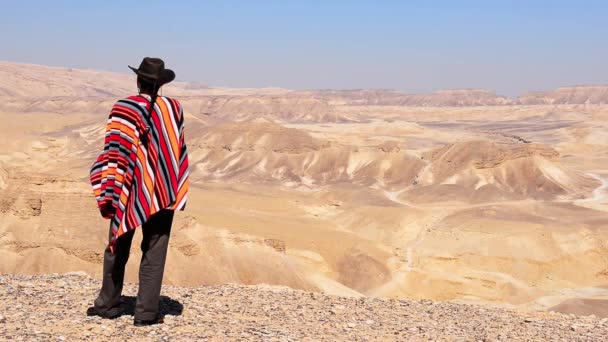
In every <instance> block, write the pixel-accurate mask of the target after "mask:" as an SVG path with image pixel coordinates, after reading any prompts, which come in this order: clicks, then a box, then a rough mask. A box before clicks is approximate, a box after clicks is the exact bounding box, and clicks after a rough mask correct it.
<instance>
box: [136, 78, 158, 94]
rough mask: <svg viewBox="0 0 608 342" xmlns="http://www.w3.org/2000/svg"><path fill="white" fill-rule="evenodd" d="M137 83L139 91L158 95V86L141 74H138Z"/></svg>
mask: <svg viewBox="0 0 608 342" xmlns="http://www.w3.org/2000/svg"><path fill="white" fill-rule="evenodd" d="M137 84H138V85H139V91H140V92H142V93H146V94H149V95H156V92H157V91H158V86H156V85H155V84H154V83H152V82H151V81H150V80H147V79H145V78H143V77H141V76H137Z"/></svg>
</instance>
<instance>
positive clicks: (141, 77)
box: [87, 57, 188, 326]
mask: <svg viewBox="0 0 608 342" xmlns="http://www.w3.org/2000/svg"><path fill="white" fill-rule="evenodd" d="M129 68H131V69H132V70H133V71H134V72H135V74H137V87H138V89H139V95H137V96H130V97H128V98H126V99H124V100H120V101H118V102H116V104H115V105H114V107H113V108H112V111H111V113H110V117H109V118H108V121H107V127H106V134H105V146H104V150H103V152H102V153H101V154H100V155H99V157H98V158H97V160H96V161H95V163H94V164H93V166H92V169H91V184H92V185H93V191H94V193H95V197H96V199H97V204H98V206H99V210H100V212H101V215H102V216H103V217H104V218H107V219H110V234H109V244H108V247H107V248H106V250H105V253H104V263H103V282H102V287H101V291H100V293H99V296H98V297H97V299H96V300H95V305H94V306H92V307H90V308H89V309H88V310H87V315H89V316H101V317H103V318H109V319H112V318H116V317H118V316H120V315H121V314H122V311H121V309H120V295H121V293H122V287H123V281H124V273H125V265H126V263H127V260H128V259H129V251H130V248H131V241H132V239H133V234H134V231H135V228H137V227H139V226H142V232H143V241H142V244H141V250H142V258H141V263H140V266H139V292H138V294H137V301H136V306H135V319H134V324H135V325H136V326H146V325H152V324H158V323H162V322H163V320H162V317H161V316H160V314H159V299H160V290H161V283H162V279H163V273H164V268H165V260H166V256H167V247H168V244H169V233H170V231H171V224H172V221H173V212H174V210H183V209H184V208H185V206H186V198H187V192H188V154H187V149H186V144H185V142H184V115H183V110H182V107H181V105H180V103H179V102H177V100H174V99H171V98H168V97H163V96H158V91H159V89H160V87H162V86H163V85H165V84H167V83H169V82H171V81H173V79H175V73H174V72H173V71H172V70H169V69H165V63H164V62H163V61H162V60H161V59H159V58H149V57H146V58H144V59H143V61H142V62H141V65H140V66H139V68H137V69H135V68H133V67H130V66H129Z"/></svg>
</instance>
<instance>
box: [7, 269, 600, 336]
mask: <svg viewBox="0 0 608 342" xmlns="http://www.w3.org/2000/svg"><path fill="white" fill-rule="evenodd" d="M99 287H100V283H99V281H98V280H94V279H92V278H90V277H88V276H86V275H85V274H81V273H73V274H63V275H61V274H53V275H42V276H20V275H0V340H17V341H19V340H23V341H29V340H51V341H64V340H65V341H94V340H119V341H125V340H132V339H135V340H149V341H226V340H228V341H378V340H380V341H432V340H441V341H531V340H532V341H539V340H544V341H573V340H576V341H606V340H608V321H607V320H606V319H598V318H596V317H594V316H590V317H576V316H574V317H573V316H570V315H563V314H559V313H545V312H518V311H511V310H506V309H497V308H491V307H486V306H474V305H465V304H456V303H449V302H433V301H429V300H420V301H416V300H388V299H375V298H347V297H335V296H326V295H323V294H319V293H307V292H302V291H297V290H292V289H289V288H286V287H279V286H268V285H258V286H241V285H221V286H200V287H175V286H164V287H163V297H162V298H161V313H163V314H164V315H165V323H164V324H162V325H156V326H152V327H145V328H137V327H134V326H133V324H132V323H133V316H132V314H133V306H134V302H135V299H134V297H133V296H135V294H136V291H137V286H136V285H134V284H127V285H125V289H124V294H125V297H124V298H123V301H122V305H123V307H124V309H125V310H126V313H125V315H123V316H121V317H119V318H117V319H115V320H105V319H101V318H98V317H87V316H86V314H85V312H86V309H87V307H88V306H90V305H91V304H92V301H93V299H94V298H95V296H96V295H97V292H98V290H99Z"/></svg>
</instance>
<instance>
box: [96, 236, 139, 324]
mask: <svg viewBox="0 0 608 342" xmlns="http://www.w3.org/2000/svg"><path fill="white" fill-rule="evenodd" d="M133 233H134V231H130V232H129V233H126V234H123V235H122V236H121V237H120V238H119V239H118V240H117V241H116V246H115V248H114V254H112V252H111V251H110V248H109V247H106V251H105V253H104V257H103V281H102V284H101V291H100V292H99V296H98V297H97V299H96V300H95V309H96V310H97V311H98V312H106V311H108V310H110V309H112V308H114V307H117V306H118V305H119V304H120V295H121V294H122V286H123V282H124V279H125V266H126V264H127V261H128V260H129V252H130V250H131V241H133ZM111 237H112V232H111V231H110V238H111Z"/></svg>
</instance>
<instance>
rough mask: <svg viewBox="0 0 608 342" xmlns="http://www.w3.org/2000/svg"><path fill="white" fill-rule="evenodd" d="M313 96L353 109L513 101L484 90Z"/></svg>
mask: <svg viewBox="0 0 608 342" xmlns="http://www.w3.org/2000/svg"><path fill="white" fill-rule="evenodd" d="M308 93H310V94H313V96H314V97H316V98H320V99H324V100H328V101H336V102H337V103H339V104H344V105H351V106H360V105H361V106H413V107H463V106H497V105H509V104H511V100H510V99H508V98H506V97H503V96H498V95H496V94H493V93H491V92H489V91H486V90H481V89H455V90H441V91H437V92H434V93H430V94H406V93H402V92H398V91H395V90H365V89H362V90H319V91H310V92H308Z"/></svg>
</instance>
